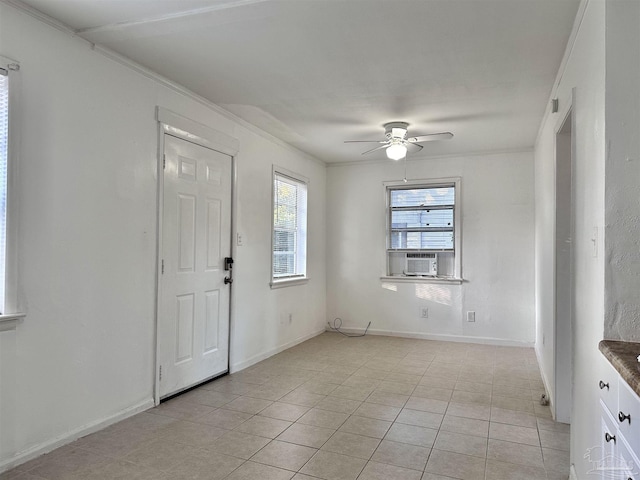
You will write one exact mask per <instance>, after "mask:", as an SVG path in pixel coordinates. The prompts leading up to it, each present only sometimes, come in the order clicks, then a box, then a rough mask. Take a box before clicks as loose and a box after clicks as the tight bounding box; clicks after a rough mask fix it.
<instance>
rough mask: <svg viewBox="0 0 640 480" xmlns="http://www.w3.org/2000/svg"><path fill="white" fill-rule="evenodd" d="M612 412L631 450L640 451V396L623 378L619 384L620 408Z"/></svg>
mask: <svg viewBox="0 0 640 480" xmlns="http://www.w3.org/2000/svg"><path fill="white" fill-rule="evenodd" d="M611 413H613V415H614V416H615V417H616V421H617V423H618V429H619V430H620V432H621V433H622V435H623V436H624V438H625V439H626V440H627V442H628V443H629V446H630V447H631V451H633V452H636V453H638V452H640V398H638V396H637V395H636V393H635V392H634V391H633V390H631V387H629V385H627V382H625V381H624V380H623V379H622V378H620V381H619V386H618V409H617V410H616V411H612V412H611Z"/></svg>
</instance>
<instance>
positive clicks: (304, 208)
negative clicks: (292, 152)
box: [269, 165, 309, 288]
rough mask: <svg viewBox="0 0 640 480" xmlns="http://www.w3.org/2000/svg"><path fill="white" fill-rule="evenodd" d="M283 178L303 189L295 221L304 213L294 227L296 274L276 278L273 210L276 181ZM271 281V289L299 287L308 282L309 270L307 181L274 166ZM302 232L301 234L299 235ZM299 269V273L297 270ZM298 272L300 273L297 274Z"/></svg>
mask: <svg viewBox="0 0 640 480" xmlns="http://www.w3.org/2000/svg"><path fill="white" fill-rule="evenodd" d="M278 177H280V178H284V179H289V180H291V181H292V182H295V183H297V184H299V185H302V186H304V188H305V204H304V205H299V206H298V211H297V212H296V219H299V215H300V214H301V212H303V213H304V219H303V222H302V223H299V222H297V223H298V225H297V226H296V241H295V251H296V273H295V274H293V275H288V276H280V277H276V276H275V275H274V271H273V265H274V259H275V251H274V247H275V242H274V234H275V231H276V225H275V218H274V208H275V202H276V179H277V178H278ZM270 211H271V269H270V270H271V273H270V277H271V280H270V282H269V285H270V286H271V288H281V287H288V286H293V285H301V284H305V283H307V282H308V281H309V275H308V273H309V268H308V237H309V235H308V225H309V218H308V217H309V214H308V212H309V179H308V178H306V177H304V176H302V175H300V174H298V173H295V172H292V171H291V170H288V169H286V168H282V167H278V166H276V165H274V166H273V169H272V175H271V210H270ZM301 230H302V234H301V233H300V232H301ZM301 258H302V264H303V268H300V263H301V262H300V259H301ZM299 268H300V270H303V271H300V270H298V269H299ZM298 272H300V273H298Z"/></svg>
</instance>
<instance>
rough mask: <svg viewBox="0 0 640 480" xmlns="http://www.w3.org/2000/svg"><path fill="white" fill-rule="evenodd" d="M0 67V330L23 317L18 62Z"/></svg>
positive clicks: (0, 58) (10, 61)
mask: <svg viewBox="0 0 640 480" xmlns="http://www.w3.org/2000/svg"><path fill="white" fill-rule="evenodd" d="M0 68H2V69H3V70H6V71H7V76H8V77H9V82H10V87H9V132H8V137H7V205H6V243H5V248H6V252H5V272H4V275H5V298H4V310H3V311H2V314H1V315H0V323H2V324H4V325H0V327H1V328H0V330H7V329H14V328H15V327H16V325H17V324H18V323H19V322H20V321H22V319H23V318H24V317H25V316H26V314H25V313H21V312H20V309H19V306H20V305H19V301H18V290H17V286H18V246H19V242H18V209H17V198H16V192H15V191H14V190H15V188H14V187H15V185H17V170H18V162H19V155H20V151H19V147H20V127H19V125H20V109H19V107H18V105H19V104H20V88H21V79H20V63H19V62H18V61H16V60H13V59H11V58H7V57H4V56H0Z"/></svg>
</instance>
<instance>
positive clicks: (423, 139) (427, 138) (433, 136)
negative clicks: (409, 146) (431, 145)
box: [407, 132, 453, 143]
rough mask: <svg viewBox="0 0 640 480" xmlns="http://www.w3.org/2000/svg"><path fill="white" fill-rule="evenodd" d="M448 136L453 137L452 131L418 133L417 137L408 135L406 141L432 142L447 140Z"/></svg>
mask: <svg viewBox="0 0 640 480" xmlns="http://www.w3.org/2000/svg"><path fill="white" fill-rule="evenodd" d="M450 138H453V133H451V132H442V133H432V134H430V135H420V136H419V137H409V138H407V142H410V143H420V142H432V141H434V140H449V139H450Z"/></svg>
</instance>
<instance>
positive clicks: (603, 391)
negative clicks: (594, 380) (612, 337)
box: [597, 357, 620, 415]
mask: <svg viewBox="0 0 640 480" xmlns="http://www.w3.org/2000/svg"><path fill="white" fill-rule="evenodd" d="M600 365H601V366H600V378H599V379H598V385H597V388H598V390H599V391H600V398H601V399H602V401H603V402H604V404H605V405H606V406H607V408H608V409H609V411H610V412H611V413H612V414H613V415H618V378H619V377H620V375H619V374H618V372H617V371H616V370H615V368H613V366H612V365H611V364H610V363H609V361H608V360H607V359H606V358H604V357H603V358H602V361H601V362H600Z"/></svg>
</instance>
